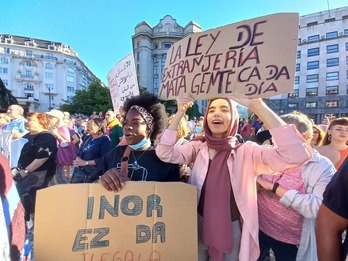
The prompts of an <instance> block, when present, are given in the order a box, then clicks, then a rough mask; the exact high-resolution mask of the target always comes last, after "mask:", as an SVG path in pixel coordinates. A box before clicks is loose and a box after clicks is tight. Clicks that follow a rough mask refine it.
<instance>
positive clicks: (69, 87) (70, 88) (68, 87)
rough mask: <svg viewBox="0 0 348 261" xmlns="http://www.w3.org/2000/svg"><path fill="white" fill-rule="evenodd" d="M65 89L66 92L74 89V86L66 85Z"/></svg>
mask: <svg viewBox="0 0 348 261" xmlns="http://www.w3.org/2000/svg"><path fill="white" fill-rule="evenodd" d="M66 90H67V91H68V92H74V91H75V88H74V87H71V86H67V87H66Z"/></svg>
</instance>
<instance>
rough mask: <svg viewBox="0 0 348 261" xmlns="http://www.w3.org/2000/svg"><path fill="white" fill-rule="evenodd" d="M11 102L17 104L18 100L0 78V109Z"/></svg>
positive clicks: (5, 107)
mask: <svg viewBox="0 0 348 261" xmlns="http://www.w3.org/2000/svg"><path fill="white" fill-rule="evenodd" d="M11 104H18V101H17V99H16V97H14V96H13V95H12V93H11V91H10V90H8V89H7V88H6V86H5V84H4V82H3V81H2V80H1V78H0V109H7V108H8V107H9V106H10V105H11Z"/></svg>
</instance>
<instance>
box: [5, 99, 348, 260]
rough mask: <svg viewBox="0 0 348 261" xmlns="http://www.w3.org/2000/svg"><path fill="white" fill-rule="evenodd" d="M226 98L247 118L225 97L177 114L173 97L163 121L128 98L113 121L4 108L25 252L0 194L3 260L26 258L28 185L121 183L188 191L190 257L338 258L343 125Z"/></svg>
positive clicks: (146, 103)
mask: <svg viewBox="0 0 348 261" xmlns="http://www.w3.org/2000/svg"><path fill="white" fill-rule="evenodd" d="M232 98H233V100H234V101H236V102H238V103H240V104H241V105H243V106H245V107H247V108H249V109H250V110H251V111H252V112H253V113H254V114H253V115H254V116H253V118H252V119H241V118H240V116H239V114H238V111H237V109H236V107H235V105H234V102H233V100H232V99H230V98H216V99H211V100H209V102H208V105H207V109H206V112H205V114H204V116H201V117H198V118H192V119H188V116H187V110H188V109H189V108H190V107H191V106H192V105H193V102H194V101H193V99H192V98H191V97H190V96H189V95H188V94H185V95H184V96H183V97H180V98H178V99H177V111H176V113H175V114H173V115H167V113H166V111H165V108H164V106H163V104H161V103H160V101H159V100H158V98H157V97H155V96H153V95H151V94H141V95H138V96H134V97H131V98H129V99H127V100H126V101H125V104H124V105H123V108H122V110H121V113H120V114H118V115H116V114H115V112H114V111H113V110H111V109H110V110H108V111H107V112H105V113H103V112H100V113H99V114H97V113H96V112H93V113H92V114H91V115H90V116H88V117H84V116H83V115H81V114H74V115H71V114H70V113H69V112H63V111H59V110H56V109H53V110H50V111H48V112H45V113H40V112H30V113H29V114H27V115H24V110H23V108H22V107H21V106H19V105H11V106H9V108H8V111H7V113H4V114H0V129H1V131H2V132H3V133H8V134H9V136H10V138H11V139H12V140H23V143H22V146H21V148H20V149H17V150H19V151H17V153H15V151H14V150H10V152H11V160H12V162H13V159H14V158H15V159H16V162H17V164H16V165H15V166H11V167H12V171H10V166H9V165H11V164H9V163H10V161H9V160H8V159H6V158H4V157H3V156H1V157H2V158H0V159H1V168H0V178H1V182H2V183H1V186H2V187H6V186H5V185H6V184H7V187H8V188H7V190H8V189H9V188H10V187H11V186H12V187H13V184H15V185H16V189H17V191H18V194H19V198H20V202H19V205H18V206H19V207H18V206H17V209H18V211H22V212H21V213H22V214H23V219H24V220H22V221H23V222H24V221H25V222H26V228H25V239H26V245H27V246H28V247H27V248H24V243H23V244H21V242H19V243H18V242H17V243H16V244H17V247H16V248H13V247H9V245H10V246H11V245H12V246H13V245H14V243H13V238H12V233H13V231H12V230H11V229H12V228H13V225H14V224H15V223H13V222H14V221H13V220H12V219H11V218H8V217H7V216H10V215H9V214H8V213H7V212H9V206H8V205H9V204H4V202H7V201H8V200H9V198H8V195H7V193H5V192H6V191H7V190H6V189H2V193H1V198H2V202H3V204H2V207H3V210H2V212H3V213H4V216H5V219H4V220H3V222H0V228H1V229H5V230H6V231H7V233H8V238H9V241H7V242H2V243H1V244H2V245H1V247H2V249H1V250H2V256H3V257H4V259H3V260H21V259H22V260H30V259H31V260H33V259H34V256H33V251H32V250H33V247H34V244H33V243H34V240H33V235H34V227H35V226H34V224H35V220H34V213H35V197H36V192H37V190H39V189H42V188H46V187H49V186H54V185H58V184H74V183H93V182H94V183H99V184H100V185H101V186H102V187H104V188H105V189H106V190H108V191H114V192H118V191H120V190H122V188H123V187H124V186H125V184H126V182H128V181H158V182H179V181H183V182H188V183H189V184H192V185H194V186H195V187H196V188H197V199H198V202H197V224H198V259H199V261H204V260H206V261H208V260H214V261H219V260H224V261H230V260H245V261H249V260H260V261H263V260H269V259H270V258H275V260H306V261H307V260H309V261H311V260H344V258H345V257H346V256H347V250H348V241H347V240H345V243H344V244H342V238H343V239H344V233H343V232H344V231H345V230H346V229H347V227H348V214H347V213H348V204H347V198H348V197H347V196H346V195H345V194H344V191H345V189H347V187H348V183H347V177H348V176H347V175H348V173H347V171H348V160H345V159H346V155H347V153H348V145H347V144H348V143H347V142H348V118H344V117H343V118H337V119H333V120H331V122H330V121H329V119H327V118H325V119H323V121H322V122H321V123H320V124H318V125H316V124H315V123H314V122H313V120H311V119H310V118H309V117H307V116H306V115H304V114H301V113H299V112H292V113H289V114H286V115H282V116H278V115H277V114H275V113H274V112H273V111H272V110H271V109H270V108H269V107H268V106H267V105H266V104H265V103H264V102H263V101H262V99H243V98H236V97H232ZM256 115H257V116H256ZM15 155H17V156H15ZM6 161H7V162H6ZM336 170H338V171H337V173H336ZM9 173H11V174H12V177H13V182H14V183H13V184H12V183H10V182H9V181H8V179H9V175H10V174H9ZM11 181H12V179H11ZM9 184H10V185H9ZM12 189H13V188H12ZM322 203H323V204H322ZM21 206H22V207H21ZM6 208H8V209H6ZM318 212H319V214H318ZM6 217H7V218H6ZM17 219H18V217H17ZM0 221H1V218H0ZM4 222H5V223H4ZM11 222H12V223H11ZM16 224H18V226H19V225H20V224H21V223H20V222H18V220H17V221H16ZM2 225H4V226H2ZM329 228H330V229H329ZM21 231H23V229H22V230H21ZM17 234H18V233H17ZM23 238H24V236H23ZM317 245H318V247H317ZM23 248H24V250H23ZM6 251H7V252H8V253H7V252H6ZM10 256H11V258H10ZM331 256H332V257H335V258H329V257H331ZM25 258H26V259H25Z"/></svg>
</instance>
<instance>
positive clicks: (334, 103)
mask: <svg viewBox="0 0 348 261" xmlns="http://www.w3.org/2000/svg"><path fill="white" fill-rule="evenodd" d="M325 107H329V108H330V107H338V101H327V102H325Z"/></svg>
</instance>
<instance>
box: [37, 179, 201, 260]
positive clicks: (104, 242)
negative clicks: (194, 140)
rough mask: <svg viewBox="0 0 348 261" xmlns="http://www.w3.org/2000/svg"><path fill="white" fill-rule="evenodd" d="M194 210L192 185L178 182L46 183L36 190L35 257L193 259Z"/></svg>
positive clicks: (195, 243)
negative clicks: (120, 185) (109, 187)
mask: <svg viewBox="0 0 348 261" xmlns="http://www.w3.org/2000/svg"><path fill="white" fill-rule="evenodd" d="M100 202H103V203H100ZM101 206H103V207H101ZM107 209H108V210H109V211H108V210H107ZM196 211H197V193H196V189H195V187H194V186H191V185H188V184H184V183H179V182H168V183H160V182H128V183H127V184H126V186H125V187H124V189H123V190H122V191H121V192H119V193H113V192H108V191H106V190H105V189H104V188H103V187H102V186H101V185H99V184H74V185H70V184H69V185H58V186H53V187H49V188H47V189H43V190H40V191H39V192H38V193H37V201H36V214H35V239H34V240H35V241H34V246H35V247H34V251H35V260H39V261H40V260H62V261H63V260H64V261H66V260H74V261H79V260H81V261H82V260H83V261H86V260H104V261H107V260H113V261H114V260H115V261H131V260H137V261H145V260H146V261H161V260H162V261H171V260H173V261H177V260H187V261H188V260H190V261H194V260H197V259H198V256H197V253H198V250H197V214H196V213H197V212H196Z"/></svg>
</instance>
